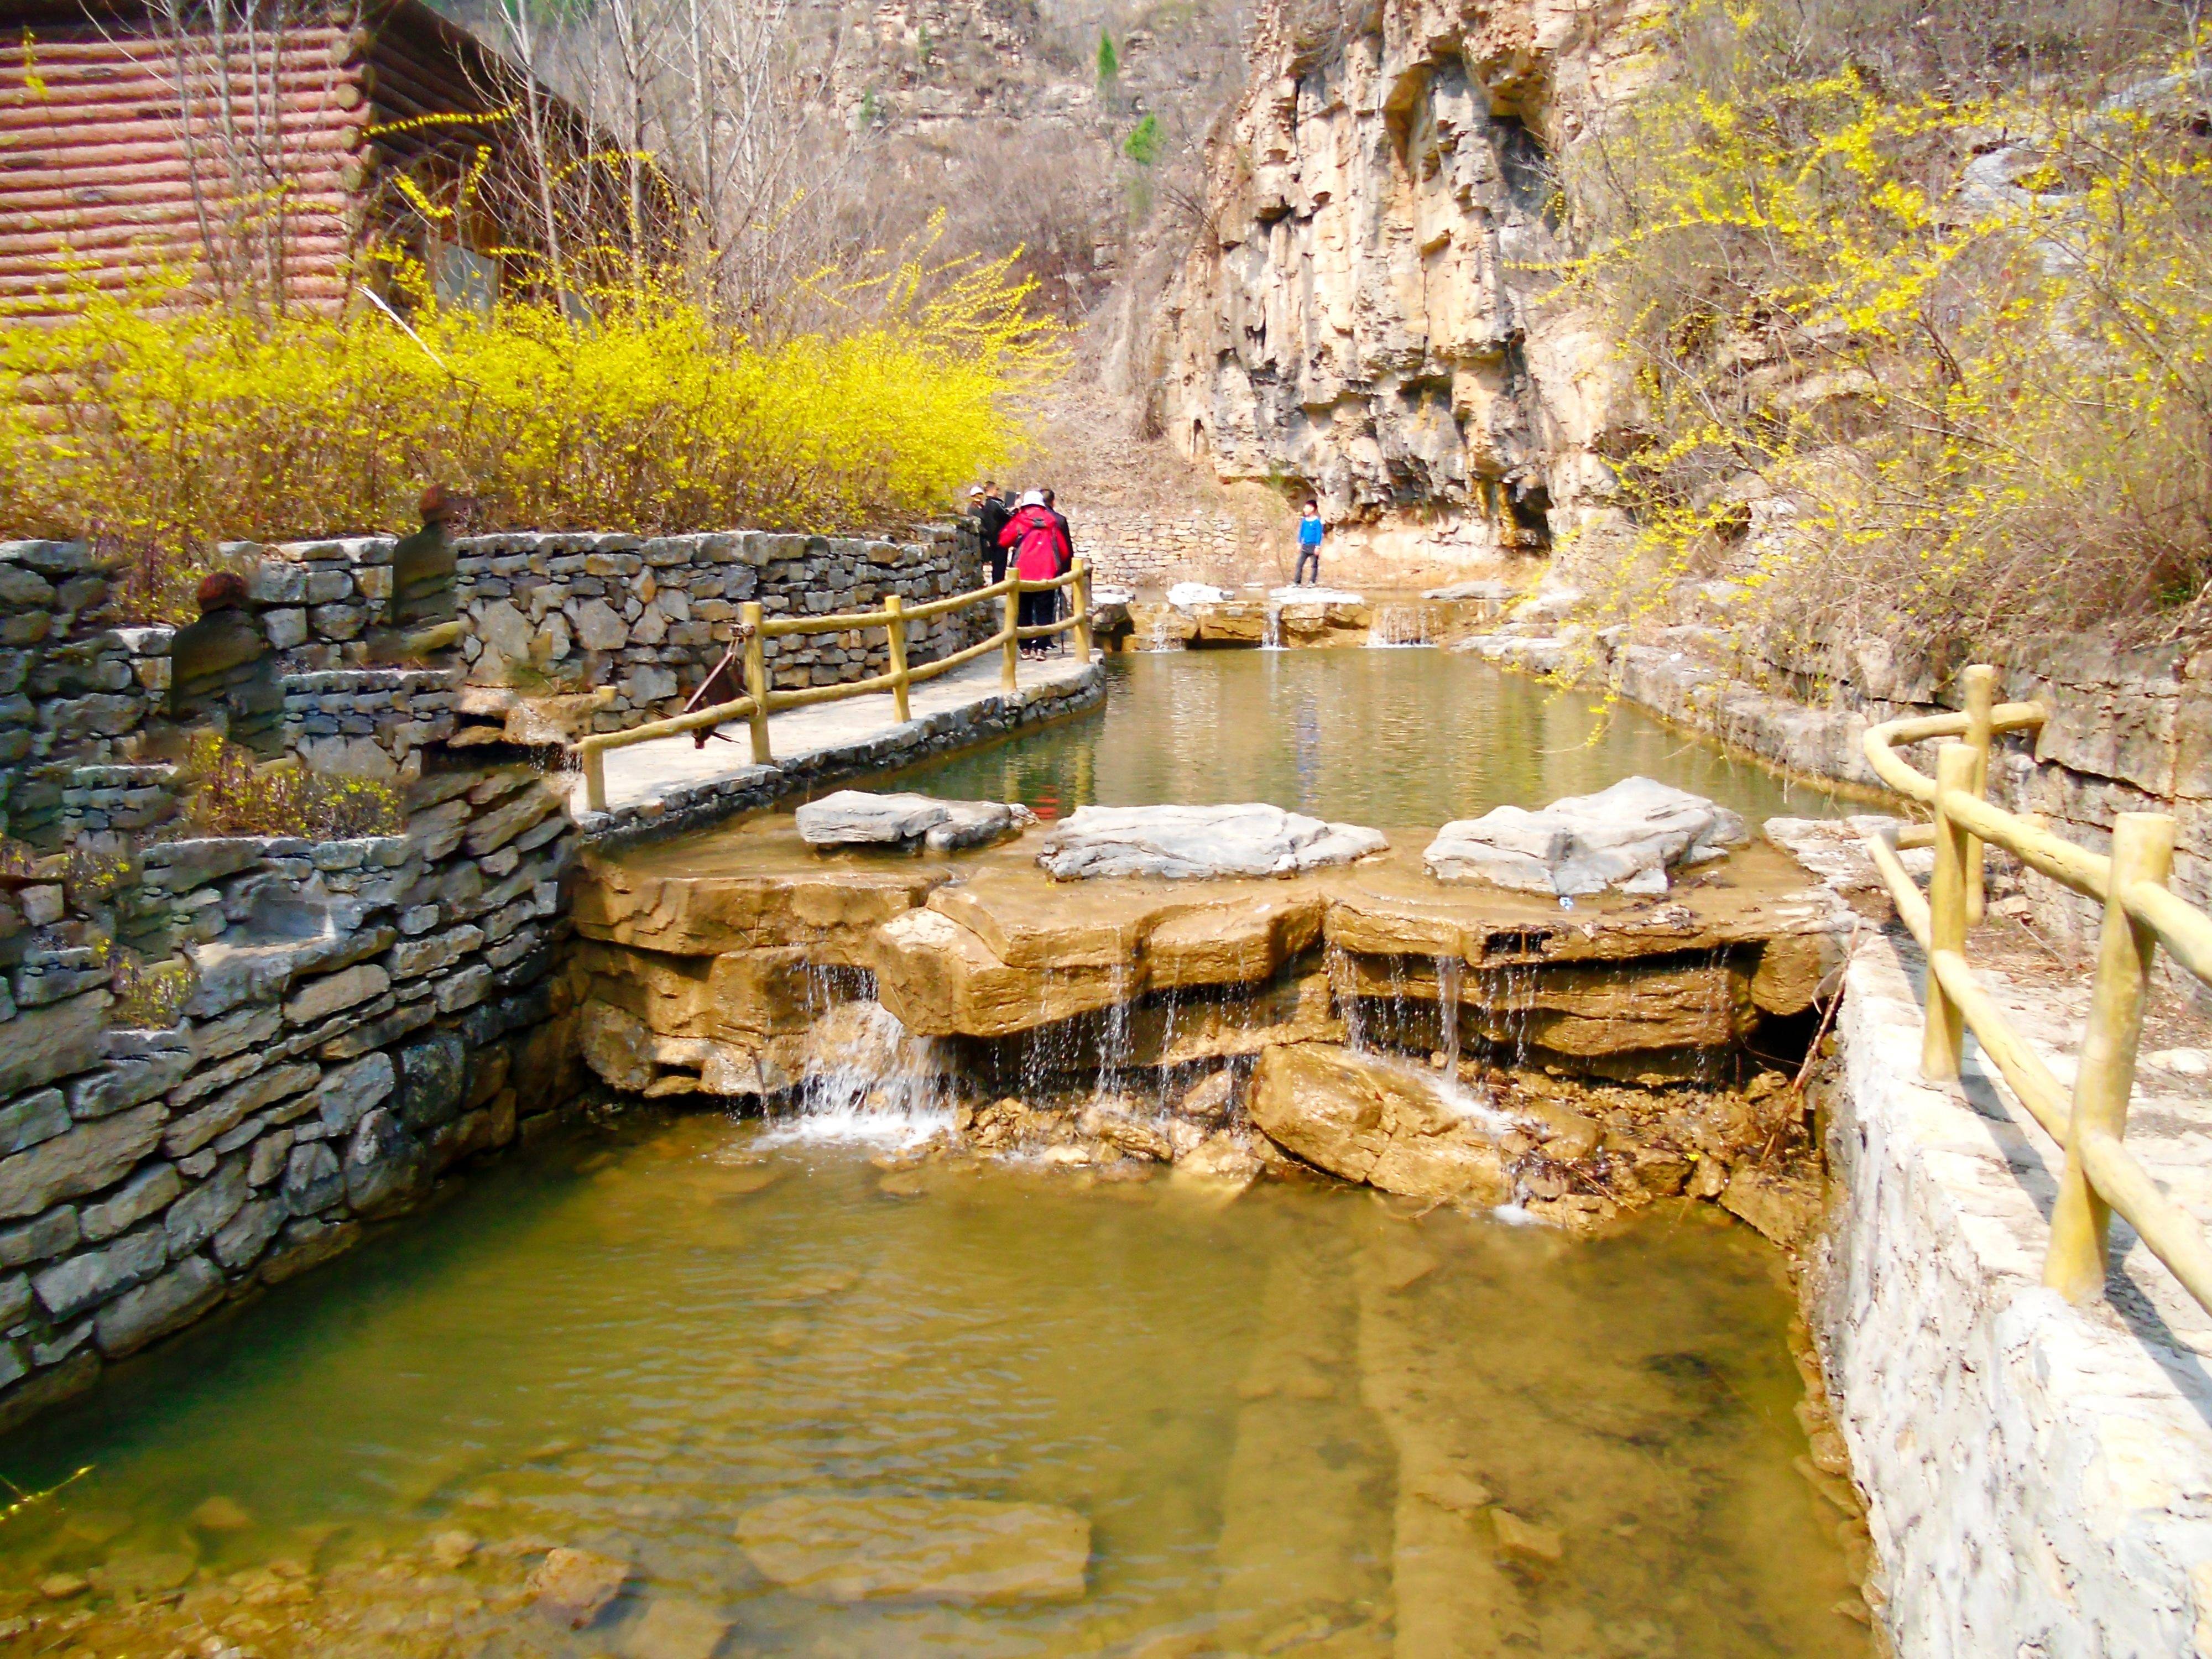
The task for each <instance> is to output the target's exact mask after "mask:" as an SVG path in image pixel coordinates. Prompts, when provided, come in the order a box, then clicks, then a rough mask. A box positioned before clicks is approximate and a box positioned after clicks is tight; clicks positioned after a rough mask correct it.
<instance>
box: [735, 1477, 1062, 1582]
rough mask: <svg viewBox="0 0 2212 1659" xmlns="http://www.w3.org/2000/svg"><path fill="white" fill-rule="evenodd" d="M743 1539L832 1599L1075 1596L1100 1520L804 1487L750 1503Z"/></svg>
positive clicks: (785, 1573)
mask: <svg viewBox="0 0 2212 1659" xmlns="http://www.w3.org/2000/svg"><path fill="white" fill-rule="evenodd" d="M738 1543H739V1544H741V1545H743V1546H744V1552H745V1554H746V1556H747V1557H748V1558H750V1560H751V1561H752V1564H753V1565H755V1566H756V1567H757V1568H759V1569H760V1571H762V1573H763V1574H764V1575H765V1576H766V1577H769V1579H771V1580H772V1581H774V1582H775V1583H778V1584H781V1585H782V1586H783V1587H784V1588H785V1589H791V1590H796V1591H798V1592H799V1594H801V1595H811V1596H814V1597H817V1598H818V1599H820V1600H822V1601H871V1600H875V1599H878V1598H882V1597H906V1598H913V1599H917V1600H925V1601H1079V1600H1081V1599H1082V1596H1083V1591H1084V1571H1085V1567H1086V1565H1088V1563H1089V1561H1090V1559H1091V1522H1089V1521H1087V1520H1085V1518H1084V1517H1083V1516H1080V1515H1078V1514H1077V1513H1076V1512H1075V1511H1074V1510H1066V1509H1060V1508H1059V1507H1057V1506H1055V1505H1053V1504H994V1503H987V1502H984V1501H982V1500H981V1499H975V1498H860V1497H854V1498H837V1497H810V1496H806V1495H804V1494H801V1495H799V1496H794V1497H791V1498H777V1499H775V1501H774V1502H772V1503H768V1504H761V1505H760V1506H759V1507H758V1508H757V1509H752V1510H747V1511H745V1513H744V1515H743V1516H739V1517H738Z"/></svg>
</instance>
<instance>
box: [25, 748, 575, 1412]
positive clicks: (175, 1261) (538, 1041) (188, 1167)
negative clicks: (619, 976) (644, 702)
mask: <svg viewBox="0 0 2212 1659" xmlns="http://www.w3.org/2000/svg"><path fill="white" fill-rule="evenodd" d="M409 805H410V809H411V810H410V815H409V817H408V821H407V829H406V833H405V834H404V835H401V836H384V837H377V838H374V839H368V840H359V841H338V842H321V843H313V844H311V843H309V842H303V841H296V840H283V839H276V838H270V837H247V838H234V839H224V840H197V841H192V840H176V841H167V842H155V844H153V845H151V846H150V847H147V848H144V849H143V852H142V853H141V854H139V856H138V859H137V862H136V863H135V865H133V866H131V868H130V869H129V870H128V871H126V872H120V873H117V872H114V871H113V870H112V867H110V868H109V869H107V870H106V871H105V872H103V871H102V870H101V869H100V868H98V867H93V868H88V866H86V864H85V862H84V861H83V860H82V859H78V860H72V859H70V857H68V856H67V855H58V856H56V857H55V858H53V859H51V860H47V861H46V863H44V864H43V865H41V866H39V867H38V868H37V869H36V870H35V871H34V872H33V876H32V878H25V879H22V880H19V881H18V882H16V883H15V884H14V890H13V891H12V892H10V893H7V894H0V961H3V962H5V963H6V964H7V987H8V988H7V993H6V995H5V997H4V998H0V1012H4V1016H5V1017H4V1018H0V1422H7V1421H12V1420H16V1419H20V1418H21V1417H22V1416H24V1415H27V1414H28V1413H31V1412H33V1411H35V1410H37V1409H39V1408H40V1407H42V1406H44V1405H46V1404H47V1403H49V1402H51V1401H53V1400H55V1399H58V1398H60V1397H62V1396H64V1395H68V1394H70V1393H74V1392H76V1390H78V1389H82V1388H84V1387H86V1386H88V1385H89V1383H91V1382H92V1380H93V1379H94V1376H97V1375H98V1373H99V1372H100V1370H101V1368H102V1367H103V1365H104V1364H106V1363H107V1362H109V1361H112V1360H115V1359H118V1358H122V1357H123V1356H125V1355H126V1354H128V1353H131V1352H134V1351H136V1350H137V1349H138V1348H140V1347H142V1346H144V1345H145V1344H147V1343H149V1342H150V1341H152V1340H155V1338H157V1337H159V1336H161V1335H162V1334H166V1333H167V1332H168V1331H171V1330H173V1329H175V1328H179V1326H182V1325H184V1324H185V1323H188V1322H191V1321H192V1320H195V1319H197V1318H199V1317H201V1316H204V1314H206V1313H208V1312H210V1311H211V1310H213V1309H215V1308H216V1306H218V1305H220V1304H222V1302H224V1301H225V1300H228V1299H231V1298H234V1297H240V1296H243V1295H246V1294H248V1293H249V1292H250V1291H252V1289H253V1288H254V1287H255V1286H256V1285H264V1284H270V1283H274V1282H276V1281H277V1280H279V1279H284V1278H288V1277H289V1276H290V1275H292V1274H294V1273H298V1272H300V1271H301V1269H302V1268H303V1267H307V1266H309V1265H312V1264H313V1263H314V1262H316V1261H321V1260H323V1259H324V1258H325V1257H327V1256H329V1255H332V1254H335V1253H336V1252H337V1251H338V1250H340V1249H344V1248H345V1247H346V1246H348V1245H349V1244H350V1243H353V1242H355V1240H356V1239H357V1238H358V1237H360V1236H361V1231H362V1223H363V1222H364V1221H367V1220H370V1219H374V1218H377V1217H380V1216H384V1215H387V1214H390V1213H392V1212H395V1211H397V1210H399V1209H403V1208H404V1207H406V1206H408V1205H410V1203H412V1202H414V1201H415V1200H417V1199H418V1198H420V1196H421V1195H422V1194H423V1193H424V1192H425V1191H426V1190H427V1189H428V1187H429V1185H430V1184H431V1183H432V1182H434V1181H435V1179H436V1178H437V1176H439V1175H440V1174H441V1172H442V1171H444V1170H447V1168H449V1167H450V1166H452V1165H453V1164H455V1163H456V1162H457V1161H459V1160H460V1159H462V1158H466V1157H468V1156H469V1155H470V1154H471V1153H476V1152H487V1151H489V1150H492V1149H494V1148H496V1147H498V1146H504V1145H506V1144H507V1143H508V1142H509V1141H512V1140H513V1139H514V1138H515V1136H516V1135H517V1134H518V1133H526V1131H527V1126H528V1123H529V1122H530V1121H532V1120H533V1119H542V1118H544V1117H546V1116H547V1115H549V1114H550V1112H551V1111H553V1109H556V1107H557V1106H558V1105H559V1104H560V1103H562V1102H563V1101H565V1100H566V1099H568V1097H569V1095H570V1094H571V1093H572V1092H573V1089H572V1087H571V1080H570V1079H569V1077H568V1067H569V1065H570V1061H569V1059H568V1055H569V1054H570V1050H571V1047H572V1045H571V1043H570V1042H569V1039H568V1030H567V1022H566V1020H565V1018H563V1017H564V1016H565V1015H566V1013H567V1008H566V1006H564V1005H565V1000H566V996H565V992H564V991H563V989H562V986H561V984H560V982H559V981H558V980H557V979H556V977H555V976H554V975H553V973H552V969H553V967H554V965H555V963H556V955H557V947H558V945H560V943H561V941H562V939H563V938H564V937H565V926H566V924H565V922H564V921H562V905H561V900H560V881H561V878H562V874H563V872H565V871H566V869H567V868H568V865H569V862H570V860H571V859H572V857H573V854H574V846H575V833H574V828H573V826H572V825H571V824H570V823H569V822H568V818H567V817H566V816H565V815H564V814H563V813H562V811H561V810H560V805H559V801H558V798H557V797H556V794H555V793H554V792H553V790H551V789H550V787H547V785H546V783H545V781H544V780H543V779H542V778H541V777H540V776H539V775H538V774H536V773H535V772H532V771H531V770H529V769H526V768H509V769H494V770H483V769H471V770H465V771H439V772H434V773H433V774H432V775H430V776H428V777H427V778H424V779H422V780H420V781H417V782H416V784H415V785H414V786H412V787H411V788H410V792H409ZM121 908H128V910H129V911H130V913H131V921H132V922H133V923H134V924H135V926H136V927H137V937H138V938H139V939H141V940H142V941H143V940H144V939H147V938H148V937H149V935H152V934H155V933H166V934H167V937H168V938H169V939H171V940H173V941H174V942H175V943H176V944H177V945H178V946H179V951H180V954H181V957H182V958H183V959H184V961H185V962H186V963H189V964H190V969H191V974H190V978H189V981H184V980H180V981H179V984H180V986H182V987H185V989H186V992H187V994H185V995H184V996H183V997H182V999H181V1000H180V1002H179V1005H178V1006H177V1008H176V1012H174V1014H173V1017H171V1018H167V1019H166V1020H165V1021H164V1023H163V1024H161V1025H159V1026H158V1027H153V1028H147V1027H143V1026H137V1027H134V1026H131V1025H130V1024H124V1023H121V1020H122V1015H121V1013H120V1011H118V1010H116V1009H115V1008H114V1004H115V1001H116V996H115V986H116V984H117V982H118V981H117V980H116V978H115V975H114V964H115V962H116V960H117V959H118V958H117V955H116V952H115V950H114V943H115V940H116V939H117V937H118V933H120V932H122V931H123V926H124V924H123V920H122V918H120V917H119V916H118V914H117V912H118V909H121Z"/></svg>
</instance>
